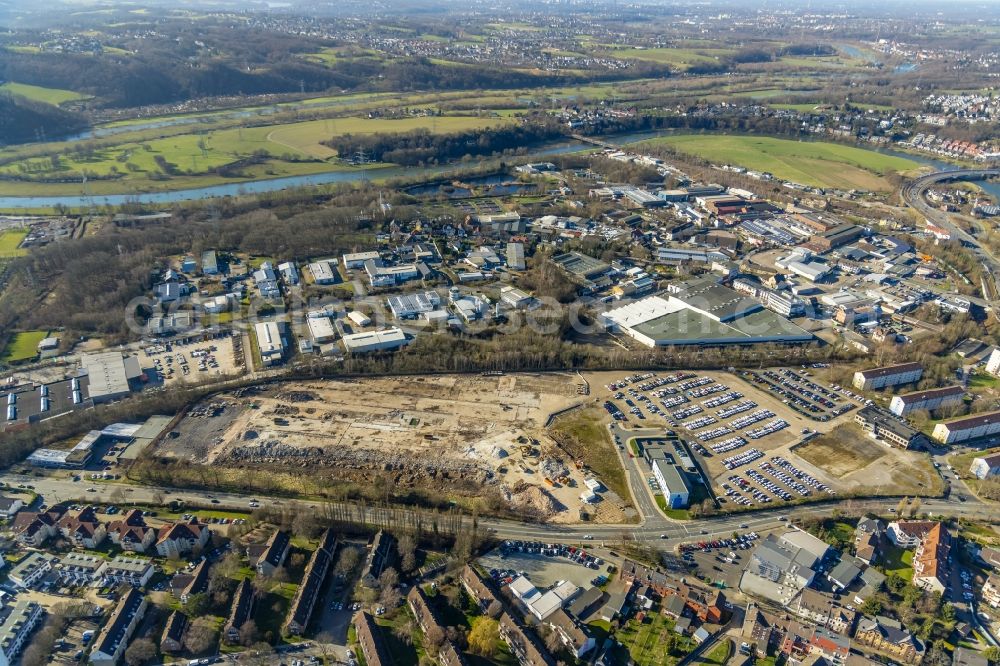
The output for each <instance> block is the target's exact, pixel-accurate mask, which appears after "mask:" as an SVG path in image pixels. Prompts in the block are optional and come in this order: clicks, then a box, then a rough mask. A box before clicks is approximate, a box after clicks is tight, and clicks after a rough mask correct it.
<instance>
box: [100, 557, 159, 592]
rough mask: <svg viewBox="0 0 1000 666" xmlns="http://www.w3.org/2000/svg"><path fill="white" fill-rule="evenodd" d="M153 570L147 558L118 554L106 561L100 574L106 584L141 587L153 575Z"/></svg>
mask: <svg viewBox="0 0 1000 666" xmlns="http://www.w3.org/2000/svg"><path fill="white" fill-rule="evenodd" d="M154 571H155V569H154V567H153V563H152V562H150V561H149V560H145V559H142V558H140V557H127V556H125V555H119V556H118V557H116V558H114V559H113V560H110V561H109V562H108V563H107V565H106V566H105V567H104V569H102V570H101V571H100V576H101V577H102V578H103V579H104V580H105V582H106V583H108V584H114V585H130V586H132V587H142V586H144V585H145V584H146V583H148V582H149V579H150V578H152V577H153V572H154Z"/></svg>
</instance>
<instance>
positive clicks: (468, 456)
mask: <svg viewBox="0 0 1000 666" xmlns="http://www.w3.org/2000/svg"><path fill="white" fill-rule="evenodd" d="M584 385H585V382H584V381H583V380H581V379H580V377H579V376H578V375H576V374H573V373H546V374H505V375H499V376H498V375H427V376H404V377H383V378H373V379H330V380H327V379H322V380H312V381H301V382H283V383H278V384H274V385H270V386H267V387H261V388H260V389H251V390H247V389H242V390H238V391H234V392H230V393H224V394H220V395H217V396H214V397H213V398H211V399H209V400H206V401H205V402H203V403H199V404H198V405H195V406H194V407H193V408H192V410H191V411H190V413H189V415H188V416H187V417H186V418H184V419H183V420H182V421H181V423H180V424H178V426H177V428H176V429H175V431H174V433H175V434H173V435H172V436H171V437H168V438H165V439H164V440H163V441H162V442H161V444H160V445H159V446H158V448H157V450H156V452H155V455H158V456H160V457H165V458H171V457H174V458H180V459H184V460H189V461H191V462H195V463H199V464H208V465H219V466H222V467H248V466H259V467H264V468H268V467H270V468H274V469H282V470H284V471H288V470H295V469H299V468H301V469H302V470H303V473H306V474H310V473H322V474H325V475H329V476H334V477H336V478H339V479H343V480H345V481H354V482H357V483H372V482H374V481H376V480H378V479H381V480H388V482H389V483H390V484H392V487H394V488H398V489H400V490H405V489H408V488H419V489H422V490H425V491H426V490H429V489H430V490H438V489H440V490H441V492H442V493H444V494H449V493H450V494H454V495H461V496H468V497H487V496H489V495H491V494H493V495H494V496H495V497H499V498H502V500H503V501H504V502H506V503H507V504H509V505H510V506H512V507H516V508H520V509H522V510H529V511H532V512H534V513H536V514H537V515H538V516H539V517H540V518H544V519H546V520H549V521H558V522H572V521H576V520H578V519H579V509H580V508H581V506H580V494H581V492H582V491H583V490H584V489H585V487H584V485H583V482H584V480H585V475H584V473H583V472H582V471H581V470H580V469H577V468H576V466H575V464H574V461H572V460H569V459H568V458H567V456H565V454H564V453H563V452H562V451H561V450H560V449H559V448H558V446H557V445H556V444H555V442H554V441H553V440H552V439H551V437H549V436H548V434H547V433H546V431H545V428H544V426H545V423H546V421H547V420H548V417H549V415H550V414H552V413H554V412H558V411H560V410H563V409H566V408H569V407H572V406H574V405H576V404H580V403H584V402H589V401H591V400H592V399H593V398H591V397H589V396H586V395H581V392H582V387H583V386H584ZM583 392H585V391H583ZM560 477H561V478H562V479H563V482H562V483H558V482H556V483H551V482H549V481H546V480H545V479H546V478H549V479H557V478H560ZM611 500H612V501H606V502H600V503H599V504H598V505H597V507H598V508H599V510H596V511H594V510H591V512H590V513H591V515H592V516H593V517H592V520H596V521H605V522H615V521H619V520H621V517H622V515H623V514H622V512H623V511H624V510H625V507H624V506H623V505H622V503H621V502H620V500H618V498H617V496H615V497H614V498H611ZM601 505H604V506H601Z"/></svg>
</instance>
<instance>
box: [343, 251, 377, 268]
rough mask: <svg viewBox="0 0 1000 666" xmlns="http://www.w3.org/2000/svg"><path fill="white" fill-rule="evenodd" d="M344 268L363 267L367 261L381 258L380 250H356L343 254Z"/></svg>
mask: <svg viewBox="0 0 1000 666" xmlns="http://www.w3.org/2000/svg"><path fill="white" fill-rule="evenodd" d="M342 259H343V262H344V268H347V269H352V268H363V267H364V265H365V262H367V261H375V260H377V259H379V254H378V252H374V251H372V252H354V253H353V254H345V255H344V256H343V258H342Z"/></svg>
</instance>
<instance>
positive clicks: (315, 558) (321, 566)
mask: <svg viewBox="0 0 1000 666" xmlns="http://www.w3.org/2000/svg"><path fill="white" fill-rule="evenodd" d="M336 551H337V535H336V534H334V532H333V530H326V531H325V532H323V535H322V536H321V537H320V540H319V546H318V547H317V548H316V550H315V551H314V552H313V554H312V557H310V558H309V564H307V565H306V571H305V575H304V576H303V577H302V584H301V585H299V588H298V589H297V590H296V591H295V597H293V598H292V604H291V607H290V608H289V609H288V619H286V620H285V624H284V626H283V627H282V631H283V632H284V634H285V635H286V636H297V635H299V634H301V633H303V632H304V631H305V630H306V627H308V626H309V618H311V617H312V613H313V610H314V609H315V608H316V600H317V599H318V598H319V593H320V591H321V590H322V589H323V581H324V580H326V574H327V572H328V571H329V570H330V564H331V563H332V562H333V556H334V553H336Z"/></svg>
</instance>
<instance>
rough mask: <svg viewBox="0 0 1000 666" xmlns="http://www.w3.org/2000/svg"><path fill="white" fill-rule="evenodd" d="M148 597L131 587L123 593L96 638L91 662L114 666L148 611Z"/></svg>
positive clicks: (102, 665) (96, 665) (98, 664)
mask: <svg viewBox="0 0 1000 666" xmlns="http://www.w3.org/2000/svg"><path fill="white" fill-rule="evenodd" d="M146 605H147V604H146V597H145V595H143V594H142V592H140V591H139V590H137V589H135V588H130V589H129V590H128V591H126V592H125V594H124V595H122V598H121V599H120V600H119V601H118V605H117V606H115V610H114V611H113V612H112V613H111V617H110V618H109V619H108V621H107V623H106V624H105V625H104V627H103V628H102V629H101V633H99V634H98V635H97V638H96V639H95V640H94V649H93V650H92V651H91V653H90V663H92V664H94V665H95V666H114V665H115V664H117V663H118V661H119V660H120V659H121V657H122V655H123V654H124V653H125V648H126V647H127V646H128V642H129V639H130V638H131V637H132V632H134V631H135V628H136V626H137V625H138V624H139V622H140V621H141V620H142V617H143V615H144V614H145V613H146Z"/></svg>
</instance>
